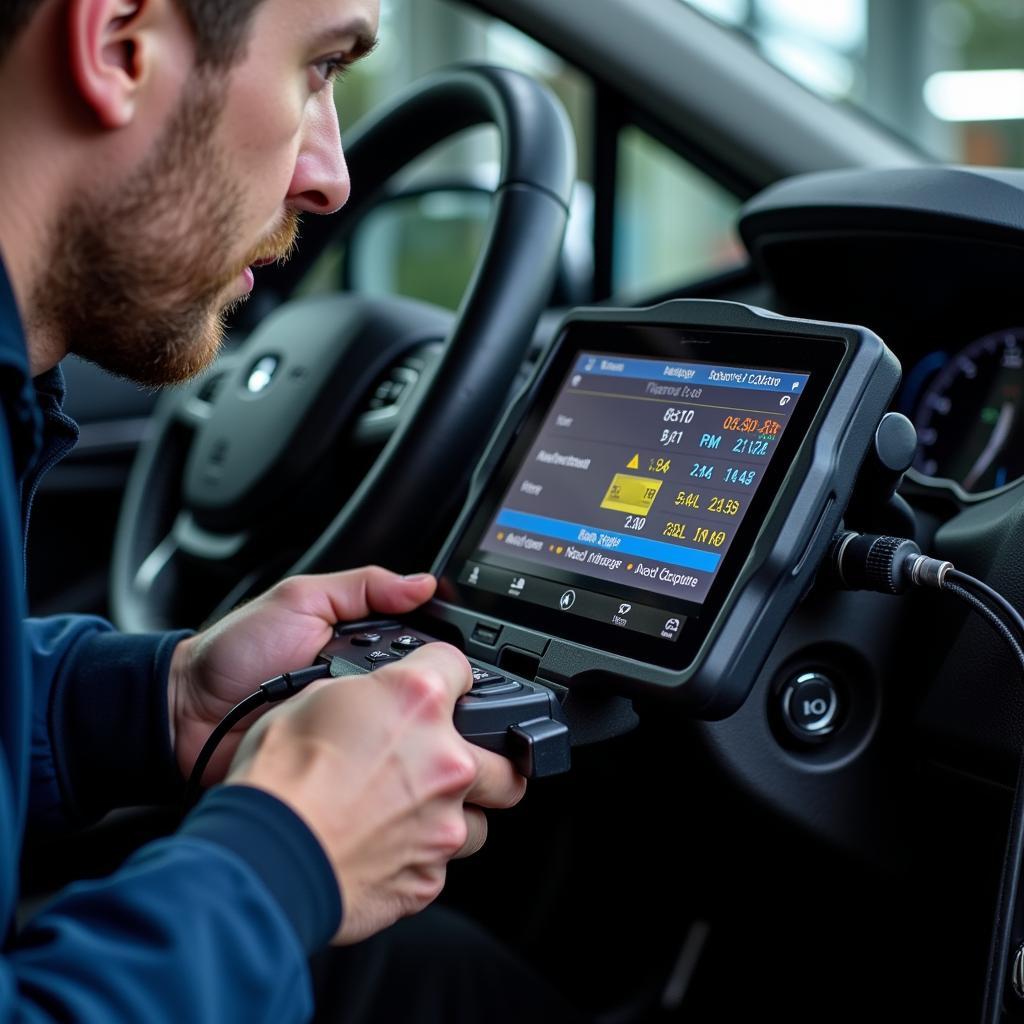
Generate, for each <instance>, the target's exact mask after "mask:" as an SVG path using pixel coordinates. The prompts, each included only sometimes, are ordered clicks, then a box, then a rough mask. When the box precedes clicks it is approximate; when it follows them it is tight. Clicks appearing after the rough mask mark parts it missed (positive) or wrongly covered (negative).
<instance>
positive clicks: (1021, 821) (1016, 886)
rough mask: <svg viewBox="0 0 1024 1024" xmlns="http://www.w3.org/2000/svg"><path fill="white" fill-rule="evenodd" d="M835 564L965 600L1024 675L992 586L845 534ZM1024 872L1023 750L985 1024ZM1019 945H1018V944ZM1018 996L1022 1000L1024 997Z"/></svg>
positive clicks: (1007, 963) (873, 580) (883, 542)
mask: <svg viewBox="0 0 1024 1024" xmlns="http://www.w3.org/2000/svg"><path fill="white" fill-rule="evenodd" d="M831 563H832V568H833V570H834V572H835V575H836V576H837V577H838V579H839V581H840V582H841V583H842V585H843V586H845V587H846V588H848V589H851V590H874V591H877V592H880V593H883V594H899V593H902V592H903V591H904V590H907V589H908V588H910V587H929V588H932V589H935V590H942V591H946V592H947V593H950V594H952V595H953V596H954V597H957V598H959V599H960V600H961V601H965V602H966V603H967V604H969V605H970V606H971V608H973V609H974V611H976V612H977V613H978V614H979V615H981V617H982V618H984V619H985V621H986V622H988V624H989V625H990V626H991V627H992V628H993V629H994V630H995V631H996V632H997V633H998V634H999V635H1000V636H1001V637H1002V638H1003V640H1004V641H1006V644H1007V646H1008V647H1009V648H1010V650H1011V651H1012V652H1013V654H1014V657H1016V659H1017V662H1018V663H1019V665H1020V667H1021V671H1022V672H1024V616H1022V615H1021V613H1020V612H1019V611H1018V610H1017V609H1016V608H1015V607H1014V606H1013V605H1012V604H1010V602H1009V601H1007V600H1006V598H1005V597H1003V595H1002V594H1000V593H999V592H998V591H997V590H994V589H993V588H992V587H990V586H989V585H988V584H987V583H984V582H982V581H981V580H979V579H976V578H975V577H974V576H970V575H968V574H967V573H964V572H960V571H959V570H957V569H955V568H953V565H952V563H951V562H944V561H941V560H939V559H936V558H930V557H928V556H927V555H923V554H921V549H920V548H918V546H917V545H916V544H914V543H913V541H909V540H906V539H905V538H902V537H880V536H871V535H863V534H855V533H840V534H838V535H837V536H836V537H835V538H834V539H833V543H832V550H831ZM1022 870H1024V751H1022V752H1021V757H1020V760H1019V762H1018V766H1017V785H1016V789H1015V790H1014V794H1013V806H1012V808H1011V811H1010V824H1009V830H1008V832H1007V836H1006V851H1005V854H1004V856H1003V869H1002V873H1001V877H1000V882H999V896H998V900H997V902H996V912H995V919H994V922H993V926H992V942H991V946H990V947H989V957H988V973H987V975H986V978H985V994H984V998H983V1003H982V1016H981V1020H982V1024H1000V1021H1002V1020H1003V1017H1004V1012H1003V1011H1004V1005H1005V993H1006V979H1007V976H1008V975H1009V973H1010V970H1011V957H1012V956H1013V955H1014V953H1013V944H1014V935H1013V932H1014V927H1015V924H1016V921H1017V918H1018V916H1019V915H1018V909H1017V905H1018V902H1019V893H1020V888H1021V874H1022ZM1018 941H1019V940H1018ZM1021 994H1022V993H1021V991H1018V995H1021Z"/></svg>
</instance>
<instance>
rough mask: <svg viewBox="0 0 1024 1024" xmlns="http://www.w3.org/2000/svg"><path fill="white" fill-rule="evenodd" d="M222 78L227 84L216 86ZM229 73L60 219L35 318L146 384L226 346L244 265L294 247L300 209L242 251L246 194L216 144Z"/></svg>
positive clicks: (203, 83)
mask: <svg viewBox="0 0 1024 1024" xmlns="http://www.w3.org/2000/svg"><path fill="white" fill-rule="evenodd" d="M218 86H219V88H218ZM223 90H224V83H223V81H222V80H220V81H218V80H215V79H214V80H211V79H209V78H201V79H199V80H197V81H196V82H194V83H193V84H191V85H190V86H188V88H187V92H186V94H185V96H184V97H183V98H182V101H181V103H180V105H179V108H178V110H177V111H176V112H175V113H174V115H172V117H171V119H170V122H169V124H168V127H167V129H166V130H165V131H164V133H163V134H162V136H161V138H160V139H158V141H157V143H156V144H155V145H154V148H153V152H152V154H151V155H150V156H148V157H146V158H145V159H144V161H143V163H142V165H141V166H140V168H139V170H138V171H137V172H135V174H133V175H132V177H131V179H130V180H129V181H128V182H127V183H124V184H119V185H118V186H117V187H116V188H115V189H113V190H110V191H109V193H108V194H95V193H94V194H89V195H86V194H80V195H77V196H75V197H74V198H72V200H71V201H70V202H69V203H68V204H67V206H66V207H65V209H64V210H63V211H62V215H61V216H60V218H59V220H58V222H57V223H58V228H57V231H56V237H55V238H54V240H53V243H52V245H51V257H50V260H49V265H48V268H47V270H46V273H45V274H44V275H43V278H42V281H41V284H40V286H39V287H38V288H37V289H36V293H35V296H34V300H33V302H32V303H31V310H32V312H31V314H30V319H31V320H32V321H34V322H35V323H37V324H40V325H42V326H44V327H45V329H47V330H48V331H50V332H53V333H55V334H56V335H57V337H59V338H60V339H62V340H63V341H64V343H65V346H66V348H67V350H68V351H70V352H73V353H75V354H76V355H78V356H81V357H82V358H84V359H88V360H90V361H91V362H94V363H96V364H98V365H99V366H101V367H103V368H104V369H105V370H108V371H110V372H111V373H114V374H116V375H117V376H119V377H123V378H125V379H127V380H130V381H133V382H135V383H138V384H141V385H143V386H147V387H159V386H161V385H166V384H175V383H179V382H181V381H184V380H188V379H189V378H191V377H194V376H196V375H197V374H198V373H200V372H201V371H202V370H203V369H205V368H206V367H207V366H209V365H210V363H212V362H213V360H214V359H215V358H216V357H217V354H218V352H219V351H220V349H221V346H222V344H223V338H224V322H225V317H226V316H227V314H228V313H229V312H230V311H231V309H233V308H234V307H235V306H237V305H239V304H240V303H241V302H243V301H244V300H245V298H247V296H245V295H243V296H240V297H234V296H232V293H231V291H230V290H229V289H231V288H232V286H234V287H235V289H236V290H237V287H238V281H239V278H240V276H241V275H242V273H243V271H244V270H245V268H246V267H248V266H251V265H252V264H254V263H258V262H264V261H267V260H272V259H285V258H287V257H288V255H290V253H291V251H292V249H293V248H294V245H295V240H296V237H297V234H298V215H297V214H296V213H295V212H294V211H290V212H289V214H288V215H287V217H286V219H285V221H284V223H283V224H282V226H281V227H280V228H279V229H278V230H276V231H275V232H273V234H271V235H270V236H268V237H267V238H264V239H263V240H262V241H261V242H259V243H258V244H257V245H256V246H255V247H254V249H253V251H252V252H251V253H250V254H249V255H248V256H247V257H246V258H245V259H244V260H239V259H238V257H237V256H233V254H234V253H237V248H236V246H237V241H238V239H239V237H241V227H240V221H241V216H240V211H241V210H243V209H244V196H243V195H242V193H241V190H240V189H239V187H238V186H237V185H236V184H235V183H234V182H233V180H232V175H231V173H230V172H229V170H228V169H227V166H226V161H225V160H224V158H223V156H222V155H221V153H220V152H219V150H218V148H217V145H216V138H215V129H216V127H217V125H218V123H219V118H220V109H221V102H222V99H223Z"/></svg>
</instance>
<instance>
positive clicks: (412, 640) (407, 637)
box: [391, 633, 426, 654]
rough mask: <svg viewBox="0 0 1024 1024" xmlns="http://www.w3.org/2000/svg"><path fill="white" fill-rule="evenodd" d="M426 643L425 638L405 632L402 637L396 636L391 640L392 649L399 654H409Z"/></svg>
mask: <svg viewBox="0 0 1024 1024" xmlns="http://www.w3.org/2000/svg"><path fill="white" fill-rule="evenodd" d="M425 643H426V641H425V640H421V639H420V638H419V637H418V636H413V635H412V634H411V633H403V634H402V635H401V636H400V637H396V638H395V639H394V640H392V641H391V650H393V651H395V652H397V653H398V654H408V653H409V652H410V651H415V650H416V648H417V647H422V646H423V645H424V644H425Z"/></svg>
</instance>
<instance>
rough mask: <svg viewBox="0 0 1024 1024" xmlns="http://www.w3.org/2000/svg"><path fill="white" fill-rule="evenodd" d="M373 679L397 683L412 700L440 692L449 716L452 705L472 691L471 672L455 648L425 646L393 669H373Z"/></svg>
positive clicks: (443, 645) (445, 645) (440, 644)
mask: <svg viewBox="0 0 1024 1024" xmlns="http://www.w3.org/2000/svg"><path fill="white" fill-rule="evenodd" d="M374 676H376V677H378V678H379V679H396V680H400V683H401V685H402V686H403V687H405V688H408V689H409V690H410V692H411V693H412V694H413V695H414V696H418V695H420V694H422V695H423V696H425V697H429V696H430V695H431V693H436V690H437V689H438V688H440V689H441V690H442V698H443V699H444V700H446V701H448V702H449V704H450V706H449V707H448V709H447V710H448V714H449V715H451V714H453V713H454V711H455V702H456V701H457V700H458V699H459V698H460V697H461V696H462V695H463V694H465V693H469V691H470V690H471V689H472V688H473V671H472V669H471V668H470V667H469V662H468V661H467V660H466V656H465V655H464V654H463V653H462V652H461V651H460V650H459V649H458V648H456V647H452V646H451V645H450V644H442V643H431V644H426V645H425V646H424V647H421V648H420V649H419V650H418V651H413V653H412V654H410V655H408V656H407V657H405V658H403V659H402V660H401V661H400V662H399V663H398V664H397V665H386V666H385V667H384V668H380V669H377V671H376V672H374Z"/></svg>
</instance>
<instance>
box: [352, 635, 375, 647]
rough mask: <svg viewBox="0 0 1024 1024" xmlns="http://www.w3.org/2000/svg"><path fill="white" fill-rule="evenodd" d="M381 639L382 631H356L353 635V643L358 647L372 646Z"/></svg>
mask: <svg viewBox="0 0 1024 1024" xmlns="http://www.w3.org/2000/svg"><path fill="white" fill-rule="evenodd" d="M380 641H381V636H380V633H356V635H355V636H354V637H352V643H353V645H354V646H356V647H372V646H373V645H374V644H379V643H380Z"/></svg>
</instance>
